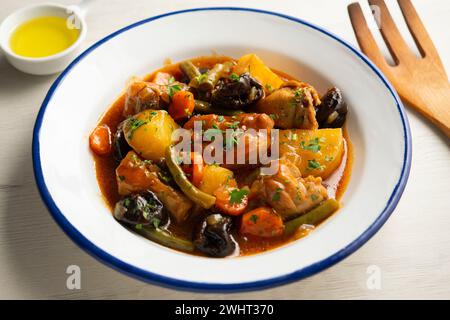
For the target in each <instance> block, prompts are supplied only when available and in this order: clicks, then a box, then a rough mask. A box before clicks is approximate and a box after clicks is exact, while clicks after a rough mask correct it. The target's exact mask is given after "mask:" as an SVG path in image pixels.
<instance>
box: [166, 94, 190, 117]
mask: <svg viewBox="0 0 450 320" xmlns="http://www.w3.org/2000/svg"><path fill="white" fill-rule="evenodd" d="M194 107H195V100H194V95H193V94H192V93H191V92H189V91H178V92H176V93H175V94H174V95H173V97H172V102H171V103H170V105H169V114H170V116H171V117H172V118H173V119H174V120H182V119H186V118H189V117H190V116H191V115H192V113H193V112H194Z"/></svg>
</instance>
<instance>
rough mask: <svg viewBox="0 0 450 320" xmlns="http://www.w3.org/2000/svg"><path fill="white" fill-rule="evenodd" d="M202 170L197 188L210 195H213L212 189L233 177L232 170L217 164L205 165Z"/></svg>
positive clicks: (214, 189)
mask: <svg viewBox="0 0 450 320" xmlns="http://www.w3.org/2000/svg"><path fill="white" fill-rule="evenodd" d="M203 170H204V171H203V179H202V182H201V183H200V188H199V189H200V190H202V191H203V192H205V193H208V194H210V195H213V194H214V191H216V190H217V189H218V188H219V187H221V186H224V185H225V184H226V183H227V182H228V181H229V180H230V179H232V178H233V171H231V170H228V169H226V168H222V167H219V166H217V165H207V166H205V168H204V169H203Z"/></svg>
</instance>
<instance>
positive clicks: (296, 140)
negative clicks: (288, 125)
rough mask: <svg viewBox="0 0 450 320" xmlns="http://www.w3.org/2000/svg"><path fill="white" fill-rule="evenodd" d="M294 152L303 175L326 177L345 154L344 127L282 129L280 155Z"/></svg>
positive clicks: (337, 165) (336, 166)
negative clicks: (299, 159) (298, 159)
mask: <svg viewBox="0 0 450 320" xmlns="http://www.w3.org/2000/svg"><path fill="white" fill-rule="evenodd" d="M289 152H291V153H292V152H294V153H296V154H298V155H299V156H300V158H301V161H300V163H299V164H297V166H298V168H299V169H300V172H301V173H302V176H309V175H312V176H315V177H322V178H323V179H326V178H327V177H328V176H330V174H331V173H332V172H333V171H334V170H336V169H337V168H338V167H339V165H340V164H341V161H342V156H343V154H344V138H343V136H342V129H319V130H300V129H292V130H280V156H283V155H284V154H286V153H289Z"/></svg>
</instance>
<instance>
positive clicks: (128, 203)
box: [123, 198, 130, 207]
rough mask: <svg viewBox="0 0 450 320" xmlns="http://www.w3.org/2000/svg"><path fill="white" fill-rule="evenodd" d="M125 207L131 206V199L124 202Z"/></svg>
mask: <svg viewBox="0 0 450 320" xmlns="http://www.w3.org/2000/svg"><path fill="white" fill-rule="evenodd" d="M123 205H124V206H125V207H128V206H129V205H130V199H128V198H126V199H125V200H123Z"/></svg>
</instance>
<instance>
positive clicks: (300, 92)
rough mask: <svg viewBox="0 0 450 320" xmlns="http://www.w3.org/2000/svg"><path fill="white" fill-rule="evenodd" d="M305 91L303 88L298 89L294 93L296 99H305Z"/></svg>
mask: <svg viewBox="0 0 450 320" xmlns="http://www.w3.org/2000/svg"><path fill="white" fill-rule="evenodd" d="M303 94H304V93H303V89H302V88H297V89H295V91H294V97H296V98H299V99H302V98H303Z"/></svg>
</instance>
